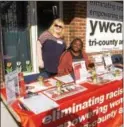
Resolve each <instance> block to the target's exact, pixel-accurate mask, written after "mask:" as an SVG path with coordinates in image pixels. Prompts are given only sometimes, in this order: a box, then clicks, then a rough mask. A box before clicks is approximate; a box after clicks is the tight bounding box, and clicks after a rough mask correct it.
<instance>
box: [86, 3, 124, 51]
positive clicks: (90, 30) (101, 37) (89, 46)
mask: <svg viewBox="0 0 124 127" xmlns="http://www.w3.org/2000/svg"><path fill="white" fill-rule="evenodd" d="M122 21H123V4H122V3H118V2H111V1H88V2H87V25H86V52H88V53H90V52H101V51H110V50H122V44H123V40H122Z"/></svg>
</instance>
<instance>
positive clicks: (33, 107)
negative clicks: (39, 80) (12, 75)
mask: <svg viewBox="0 0 124 127" xmlns="http://www.w3.org/2000/svg"><path fill="white" fill-rule="evenodd" d="M20 101H21V102H22V103H23V105H24V106H25V107H26V108H28V109H29V110H30V111H32V112H34V113H35V114H39V113H41V112H45V111H47V110H50V109H53V108H57V107H58V106H59V105H58V104H57V103H56V102H54V101H53V100H51V99H50V98H48V97H47V96H45V95H44V94H42V93H40V94H38V95H35V96H32V97H30V98H26V99H24V98H20Z"/></svg>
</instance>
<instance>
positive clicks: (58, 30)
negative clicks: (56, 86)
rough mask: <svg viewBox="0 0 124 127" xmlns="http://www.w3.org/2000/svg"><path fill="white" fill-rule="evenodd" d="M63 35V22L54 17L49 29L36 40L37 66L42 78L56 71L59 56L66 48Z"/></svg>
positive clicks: (54, 73) (52, 74)
mask: <svg viewBox="0 0 124 127" xmlns="http://www.w3.org/2000/svg"><path fill="white" fill-rule="evenodd" d="M63 36H64V22H63V21H62V20H61V19H55V20H54V21H53V23H52V25H51V26H50V27H49V29H48V30H46V31H45V32H43V33H42V34H41V35H40V36H39V38H38V40H37V60H38V66H39V68H40V75H41V76H43V77H44V78H48V77H50V76H54V75H56V73H57V67H58V64H59V58H60V56H61V54H62V53H63V52H64V50H65V48H66V45H65V42H64V40H63Z"/></svg>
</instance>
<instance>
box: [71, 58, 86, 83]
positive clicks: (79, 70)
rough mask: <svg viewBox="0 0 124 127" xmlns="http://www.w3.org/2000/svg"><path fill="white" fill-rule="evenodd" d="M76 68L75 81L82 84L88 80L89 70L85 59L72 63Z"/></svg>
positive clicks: (74, 68)
mask: <svg viewBox="0 0 124 127" xmlns="http://www.w3.org/2000/svg"><path fill="white" fill-rule="evenodd" d="M72 66H73V70H74V77H75V83H76V84H80V83H82V82H84V81H86V80H87V75H88V71H87V69H86V65H85V61H83V60H80V61H75V62H73V63H72Z"/></svg>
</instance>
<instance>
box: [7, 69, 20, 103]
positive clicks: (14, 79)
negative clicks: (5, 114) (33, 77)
mask: <svg viewBox="0 0 124 127" xmlns="http://www.w3.org/2000/svg"><path fill="white" fill-rule="evenodd" d="M5 86H6V96H7V102H8V103H11V102H13V101H14V100H15V99H16V96H17V95H18V94H19V80H18V73H17V71H13V72H10V73H8V74H7V75H5Z"/></svg>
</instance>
